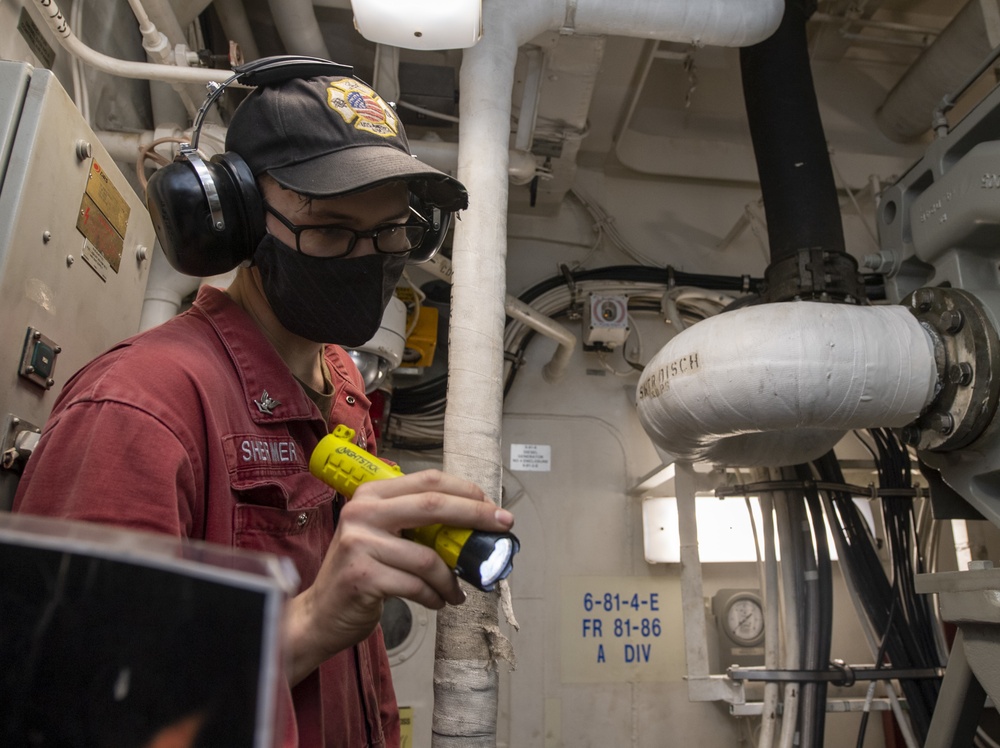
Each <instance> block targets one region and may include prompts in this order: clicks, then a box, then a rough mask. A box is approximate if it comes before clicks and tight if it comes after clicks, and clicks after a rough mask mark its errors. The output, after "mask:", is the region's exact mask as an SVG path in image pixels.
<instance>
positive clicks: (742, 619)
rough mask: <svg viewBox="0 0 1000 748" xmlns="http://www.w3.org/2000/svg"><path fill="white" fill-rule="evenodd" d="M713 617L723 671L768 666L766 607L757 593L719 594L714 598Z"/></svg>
mask: <svg viewBox="0 0 1000 748" xmlns="http://www.w3.org/2000/svg"><path fill="white" fill-rule="evenodd" d="M712 614H713V615H714V616H715V621H716V626H717V628H718V632H719V658H720V662H719V665H720V666H721V667H722V668H726V667H728V666H729V665H763V664H764V606H763V604H762V602H761V597H760V593H759V592H758V591H757V590H752V589H728V590H719V591H718V592H716V593H715V596H714V597H713V598H712Z"/></svg>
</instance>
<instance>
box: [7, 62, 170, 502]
mask: <svg viewBox="0 0 1000 748" xmlns="http://www.w3.org/2000/svg"><path fill="white" fill-rule="evenodd" d="M154 240H155V235H154V233H153V226H152V223H151V221H150V219H149V214H148V213H147V211H146V207H145V205H144V204H143V202H142V200H140V199H139V197H138V196H137V195H136V193H135V190H133V188H132V186H131V185H130V184H129V183H128V181H127V180H126V179H125V177H124V175H123V174H122V173H121V171H120V170H119V169H118V167H117V166H116V165H115V163H114V161H112V159H111V156H110V155H109V154H108V152H107V151H106V150H105V149H104V147H103V146H102V145H101V143H100V141H98V139H97V136H96V135H95V134H94V132H93V130H91V129H90V127H89V126H88V125H87V123H86V121H85V120H84V119H83V117H82V116H81V114H80V112H79V111H78V110H77V108H76V106H75V105H74V104H73V102H72V100H71V99H70V98H69V96H68V95H67V94H66V92H65V90H63V88H62V86H61V85H60V83H59V81H58V80H57V79H56V77H55V76H54V75H53V74H52V72H51V71H49V70H43V69H35V68H34V67H32V66H31V65H29V64H27V63H23V62H7V61H0V310H2V314H0V456H2V462H0V509H3V508H7V507H9V505H10V501H11V499H12V498H13V493H14V489H15V488H16V485H17V479H18V476H19V474H20V470H21V467H22V464H23V459H24V457H25V455H27V454H30V449H31V446H32V440H33V438H34V434H35V432H36V430H37V429H40V428H41V426H42V425H43V424H44V423H45V420H46V419H47V418H48V415H49V413H50V411H51V410H52V405H53V403H54V402H55V399H56V397H57V396H58V394H59V391H60V390H61V388H62V385H64V384H65V383H66V380H67V379H68V378H69V377H70V376H71V375H72V374H73V373H74V372H75V371H76V370H77V369H79V368H80V367H81V366H82V365H83V364H85V363H86V362H87V361H89V360H90V359H91V358H93V357H94V356H96V355H97V354H98V353H100V352H101V351H103V350H105V349H107V348H109V347H110V346H112V345H113V344H114V343H116V342H118V341H119V340H122V339H123V338H126V337H128V336H129V335H131V334H133V333H135V332H136V331H137V330H138V327H139V318H140V314H141V312H142V300H143V296H144V294H145V289H146V281H147V278H148V272H149V259H148V258H149V257H151V256H152V250H153V242H154Z"/></svg>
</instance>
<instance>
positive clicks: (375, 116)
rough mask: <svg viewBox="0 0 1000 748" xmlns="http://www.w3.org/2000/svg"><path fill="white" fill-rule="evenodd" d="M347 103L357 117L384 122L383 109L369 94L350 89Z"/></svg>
mask: <svg viewBox="0 0 1000 748" xmlns="http://www.w3.org/2000/svg"><path fill="white" fill-rule="evenodd" d="M347 103H348V104H349V105H350V107H351V109H353V110H354V111H355V113H356V114H357V115H358V116H359V117H363V118H364V119H366V120H368V121H369V122H385V110H384V109H383V108H382V106H381V104H379V102H378V101H376V100H375V99H373V98H372V97H371V96H365V95H364V94H363V93H359V92H358V91H351V92H350V93H348V94H347Z"/></svg>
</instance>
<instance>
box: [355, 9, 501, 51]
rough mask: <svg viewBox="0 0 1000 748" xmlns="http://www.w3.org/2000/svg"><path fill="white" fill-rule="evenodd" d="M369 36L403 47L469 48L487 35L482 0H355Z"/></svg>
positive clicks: (359, 21)
mask: <svg viewBox="0 0 1000 748" xmlns="http://www.w3.org/2000/svg"><path fill="white" fill-rule="evenodd" d="M351 8H352V9H353V10H354V27H355V28H356V29H357V30H358V33H360V34H361V36H363V37H364V38H365V39H367V40H368V41H370V42H375V43H376V44H388V45H390V46H392V47H402V48H403V49H425V50H434V49H466V48H468V47H471V46H473V45H474V44H475V43H476V42H478V41H479V39H480V37H481V36H482V35H483V4H482V0H407V2H400V1H399V0H351Z"/></svg>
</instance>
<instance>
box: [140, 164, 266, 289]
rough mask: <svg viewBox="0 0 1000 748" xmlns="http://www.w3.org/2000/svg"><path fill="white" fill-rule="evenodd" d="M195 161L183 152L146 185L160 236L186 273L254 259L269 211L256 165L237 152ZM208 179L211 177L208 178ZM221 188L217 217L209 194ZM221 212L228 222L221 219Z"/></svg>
mask: <svg viewBox="0 0 1000 748" xmlns="http://www.w3.org/2000/svg"><path fill="white" fill-rule="evenodd" d="M202 165H203V167H204V171H203V172H202V173H201V174H199V171H198V170H197V169H196V168H195V165H194V164H193V163H192V162H191V161H190V160H189V159H188V158H186V157H184V156H182V157H180V158H179V159H178V160H176V161H174V162H173V163H171V164H168V165H167V166H164V167H163V168H162V169H159V170H157V171H156V172H154V173H153V174H152V175H151V176H150V178H149V183H148V185H147V186H146V207H147V208H148V209H149V214H150V217H151V218H152V221H153V228H154V230H155V231H156V238H157V239H159V241H160V246H161V247H162V249H163V253H164V254H165V255H166V257H167V260H169V261H170V264H171V266H173V268H174V269H175V270H177V271H178V272H180V273H184V274H185V275H193V276H198V277H204V276H209V275H219V274H221V273H226V272H229V271H230V270H232V269H233V268H235V267H236V266H237V265H239V264H240V263H241V262H243V261H244V260H247V259H249V258H250V257H251V256H252V255H253V252H254V249H256V247H257V244H258V243H259V242H260V239H261V238H262V237H263V235H264V213H263V206H262V205H261V199H260V195H259V193H258V191H257V185H256V182H255V181H254V178H253V174H252V173H251V172H250V168H249V167H248V166H247V165H246V163H244V161H243V159H241V158H240V157H239V156H237V155H236V154H234V153H225V154H221V155H220V156H215V157H213V158H212V160H211V161H209V162H203V163H202ZM205 180H208V182H209V183H206V181H205ZM213 192H214V194H216V195H217V196H218V201H219V210H217V211H216V215H215V216H214V217H213V215H212V208H211V205H210V203H209V198H208V195H209V194H212V193H213ZM220 216H221V218H222V223H223V226H222V228H218V227H217V226H216V225H215V222H216V220H217V219H218V218H219V217H220Z"/></svg>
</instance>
